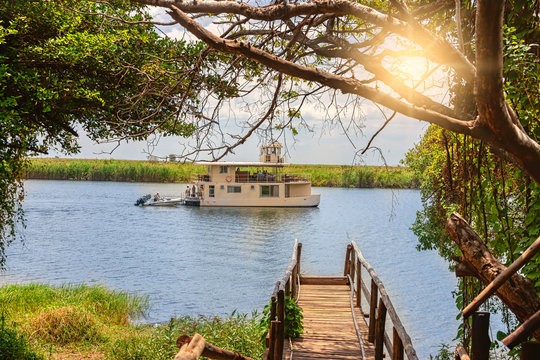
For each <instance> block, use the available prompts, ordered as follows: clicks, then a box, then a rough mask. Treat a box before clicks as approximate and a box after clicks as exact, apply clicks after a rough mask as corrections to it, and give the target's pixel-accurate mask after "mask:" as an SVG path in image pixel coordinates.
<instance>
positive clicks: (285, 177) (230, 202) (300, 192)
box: [184, 142, 320, 207]
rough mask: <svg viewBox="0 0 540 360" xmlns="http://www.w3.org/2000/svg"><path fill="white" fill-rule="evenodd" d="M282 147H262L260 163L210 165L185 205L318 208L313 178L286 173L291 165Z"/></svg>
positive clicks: (195, 179) (195, 181)
mask: <svg viewBox="0 0 540 360" xmlns="http://www.w3.org/2000/svg"><path fill="white" fill-rule="evenodd" d="M281 149H282V146H281V144H279V143H277V142H274V143H272V144H270V145H265V146H261V148H260V154H259V162H208V161H198V162H195V164H196V165H205V166H206V173H204V174H196V175H194V176H192V181H191V188H188V189H187V190H186V197H185V200H184V204H185V205H194V206H264V207H314V206H318V205H319V202H320V195H319V194H311V179H310V177H309V175H301V174H300V175H293V174H286V173H284V171H283V170H284V168H285V167H286V166H288V165H289V164H287V163H285V161H284V160H285V158H284V157H283V156H282V155H281Z"/></svg>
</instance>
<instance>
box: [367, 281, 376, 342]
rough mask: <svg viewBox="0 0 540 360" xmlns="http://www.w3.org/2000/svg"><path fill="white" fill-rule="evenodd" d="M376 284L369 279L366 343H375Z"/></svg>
mask: <svg viewBox="0 0 540 360" xmlns="http://www.w3.org/2000/svg"><path fill="white" fill-rule="evenodd" d="M377 298H378V293H377V284H375V281H374V280H373V279H371V293H370V300H369V330H368V341H369V342H371V343H372V342H374V341H375V311H376V310H377Z"/></svg>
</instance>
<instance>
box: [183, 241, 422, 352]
mask: <svg viewBox="0 0 540 360" xmlns="http://www.w3.org/2000/svg"><path fill="white" fill-rule="evenodd" d="M301 254H302V244H300V243H298V242H297V241H296V242H295V244H294V248H293V255H292V259H291V262H290V264H289V266H288V267H287V270H286V271H285V275H284V276H283V278H282V279H281V280H279V281H278V282H277V283H276V286H275V288H274V291H273V293H272V297H271V306H270V314H269V320H270V328H269V330H268V334H267V335H266V349H265V352H264V356H263V359H264V360H293V359H294V360H330V359H331V360H353V359H354V360H372V359H374V360H383V359H385V360H389V359H391V360H403V359H404V356H405V355H406V356H407V359H409V360H418V357H417V355H416V351H415V350H414V348H413V346H412V342H411V339H410V337H409V335H408V334H407V332H406V331H405V328H404V327H403V325H402V324H401V321H400V320H399V317H398V316H397V314H396V311H395V309H394V306H393V305H392V302H391V301H390V298H389V296H388V294H387V293H386V289H385V288H384V285H383V284H382V282H381V280H380V279H379V278H378V276H377V274H376V273H375V270H373V268H372V267H371V265H369V263H368V262H367V261H366V260H365V259H364V257H363V255H362V253H361V252H360V250H359V249H358V246H357V245H356V244H355V243H354V242H351V244H349V245H348V246H347V252H346V255H345V268H344V270H343V275H339V276H306V275H302V274H301V272H300V258H301ZM364 278H366V279H368V278H369V279H371V289H368V287H367V286H366V284H365V283H364V280H363V279H364ZM293 302H296V304H297V305H298V306H299V307H300V308H301V309H302V314H303V325H304V329H303V330H304V331H303V333H302V334H301V335H300V336H298V337H295V338H292V339H291V338H289V337H288V335H287V334H286V333H285V329H286V328H287V327H288V324H287V322H288V321H291V320H288V319H295V320H293V321H295V322H296V320H298V319H299V313H298V311H299V309H298V306H295V305H294V303H293ZM363 309H366V310H368V309H369V312H364V310H363ZM387 315H388V316H387ZM387 317H388V318H389V319H388V321H387ZM366 318H367V319H368V320H367V321H366ZM293 328H295V329H297V327H296V323H295V324H294V325H293ZM388 329H391V330H392V332H391V335H392V337H390V336H389V335H388V333H387V330H388ZM297 335H298V334H297V332H296V331H293V332H291V336H297ZM177 345H178V347H179V348H180V351H179V352H178V354H177V355H176V357H175V360H196V359H198V358H199V357H200V356H201V355H202V356H205V357H207V358H211V359H221V360H226V359H228V360H254V359H251V358H248V357H246V356H243V355H241V354H239V353H236V352H234V351H230V350H226V349H221V348H218V347H216V346H214V345H212V344H208V343H206V341H205V340H204V339H203V338H202V337H201V336H200V335H198V334H196V336H194V337H193V338H191V337H189V336H187V335H183V336H180V337H179V338H178V340H177Z"/></svg>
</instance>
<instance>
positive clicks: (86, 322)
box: [29, 306, 99, 345]
mask: <svg viewBox="0 0 540 360" xmlns="http://www.w3.org/2000/svg"><path fill="white" fill-rule="evenodd" d="M29 327H30V331H31V333H32V334H33V335H34V336H36V337H38V338H39V339H41V340H44V341H46V342H48V343H53V344H59V345H65V344H68V343H73V342H80V341H85V340H88V341H93V340H96V339H97V338H98V335H99V332H98V327H97V323H96V320H95V319H94V317H93V316H92V315H91V314H89V313H88V312H87V311H85V310H81V309H76V308H74V307H71V306H66V307H61V308H57V309H52V310H48V311H44V312H42V313H40V314H39V315H38V316H37V317H35V318H33V319H32V320H31V321H30V324H29Z"/></svg>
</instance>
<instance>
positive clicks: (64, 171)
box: [26, 159, 418, 189]
mask: <svg viewBox="0 0 540 360" xmlns="http://www.w3.org/2000/svg"><path fill="white" fill-rule="evenodd" d="M203 172H205V167H204V166H195V165H193V164H181V163H172V162H166V163H162V162H150V161H129V160H88V159H32V160H31V161H30V165H29V168H28V170H27V174H26V178H28V179H50V180H94V181H137V182H172V183H182V182H189V179H190V175H191V174H195V173H203ZM285 172H287V173H291V174H295V173H296V174H298V173H303V174H310V175H311V180H312V182H313V185H314V186H330V187H353V188H355V187H356V188H397V189H404V188H417V187H418V179H416V178H415V177H414V175H413V173H412V172H411V171H409V170H408V169H407V168H404V167H381V166H343V165H291V166H289V167H286V168H285Z"/></svg>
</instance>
